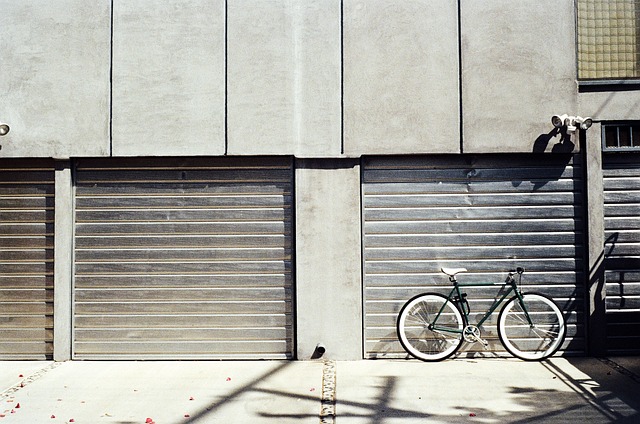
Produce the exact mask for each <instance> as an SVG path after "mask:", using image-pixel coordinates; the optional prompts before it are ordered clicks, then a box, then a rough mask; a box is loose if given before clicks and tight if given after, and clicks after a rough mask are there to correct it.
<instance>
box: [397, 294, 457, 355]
mask: <svg viewBox="0 0 640 424" xmlns="http://www.w3.org/2000/svg"><path fill="white" fill-rule="evenodd" d="M462 329H463V319H462V315H461V314H460V310H459V309H458V308H457V306H456V305H454V304H453V303H452V302H451V301H449V300H447V298H446V297H445V296H442V295H440V294H437V293H427V294H421V295H419V296H416V297H414V298H413V299H411V300H409V301H408V302H407V303H405V305H404V306H403V307H402V309H401V310H400V314H399V315H398V322H397V330H398V338H399V339H400V343H401V344H402V347H403V348H404V349H405V350H406V351H407V352H408V353H409V354H411V355H412V356H414V357H416V358H418V359H421V360H423V361H440V360H442V359H445V358H448V357H449V356H451V355H453V353H454V352H455V351H456V350H458V348H459V347H460V344H461V343H462Z"/></svg>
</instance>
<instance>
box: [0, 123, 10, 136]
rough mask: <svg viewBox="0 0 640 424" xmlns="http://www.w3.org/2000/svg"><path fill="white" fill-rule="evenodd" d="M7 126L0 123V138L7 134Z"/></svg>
mask: <svg viewBox="0 0 640 424" xmlns="http://www.w3.org/2000/svg"><path fill="white" fill-rule="evenodd" d="M10 129H11V128H9V124H5V123H4V122H0V136H2V135H7V134H8V133H9V130H10Z"/></svg>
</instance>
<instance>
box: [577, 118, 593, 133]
mask: <svg viewBox="0 0 640 424" xmlns="http://www.w3.org/2000/svg"><path fill="white" fill-rule="evenodd" d="M576 124H578V125H579V126H580V129H581V130H583V131H586V130H588V129H589V128H591V125H593V119H591V118H590V117H586V118H583V117H581V116H576Z"/></svg>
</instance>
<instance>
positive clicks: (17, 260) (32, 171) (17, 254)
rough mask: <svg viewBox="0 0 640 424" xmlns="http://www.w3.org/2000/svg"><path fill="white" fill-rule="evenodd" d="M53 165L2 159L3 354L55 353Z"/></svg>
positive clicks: (0, 261)
mask: <svg viewBox="0 0 640 424" xmlns="http://www.w3.org/2000/svg"><path fill="white" fill-rule="evenodd" d="M54 178H55V177H54V169H53V164H52V163H51V162H48V161H42V162H39V161H23V160H10V159H7V160H0V359H50V358H51V356H52V355H53V236H54V235H53V225H54V224H53V220H54V191H55V184H54Z"/></svg>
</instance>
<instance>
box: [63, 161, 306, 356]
mask: <svg viewBox="0 0 640 424" xmlns="http://www.w3.org/2000/svg"><path fill="white" fill-rule="evenodd" d="M76 176H77V189H76V196H77V201H76V237H75V241H76V243H75V249H76V255H75V261H76V262H75V297H74V357H76V358H87V359H91V358H94V359H101V358H107V359H108V358H125V357H126V358H132V359H158V358H211V359H226V358H230V359H246V358H261V357H262V358H281V359H284V358H290V357H291V356H292V352H293V347H292V346H293V343H292V340H293V332H292V322H293V318H292V315H293V308H292V298H293V292H292V286H293V285H292V273H291V245H292V243H291V237H292V223H291V222H292V195H291V193H292V179H293V172H292V168H291V160H290V159H288V158H264V159H263V160H261V161H256V160H255V159H248V160H246V161H245V160H223V161H221V160H219V159H212V158H200V159H184V160H183V159H180V160H173V159H167V160H162V161H151V160H146V159H141V160H134V159H129V160H126V161H124V162H120V161H118V163H117V164H115V163H114V164H113V165H111V164H110V163H109V161H103V162H101V161H93V160H91V161H81V162H79V163H78V169H77V172H76Z"/></svg>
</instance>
